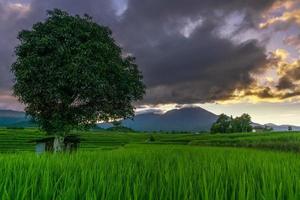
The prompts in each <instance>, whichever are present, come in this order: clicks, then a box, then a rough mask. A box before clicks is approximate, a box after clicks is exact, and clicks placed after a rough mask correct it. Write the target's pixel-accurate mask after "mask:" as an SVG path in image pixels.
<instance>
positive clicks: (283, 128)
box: [265, 123, 300, 131]
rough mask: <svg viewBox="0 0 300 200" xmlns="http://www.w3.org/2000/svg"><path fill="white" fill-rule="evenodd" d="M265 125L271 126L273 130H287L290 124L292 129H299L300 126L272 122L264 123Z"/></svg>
mask: <svg viewBox="0 0 300 200" xmlns="http://www.w3.org/2000/svg"><path fill="white" fill-rule="evenodd" d="M265 125H266V126H269V127H272V128H273V131H287V130H288V127H289V126H291V127H292V130H293V131H300V126H294V125H285V124H284V125H276V124H272V123H268V124H265Z"/></svg>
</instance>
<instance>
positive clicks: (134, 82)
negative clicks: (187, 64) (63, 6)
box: [11, 9, 145, 134]
mask: <svg viewBox="0 0 300 200" xmlns="http://www.w3.org/2000/svg"><path fill="white" fill-rule="evenodd" d="M111 35H112V33H111V30H110V29H109V28H107V27H103V26H100V25H98V24H96V23H94V22H93V21H92V19H91V17H89V16H85V17H83V18H82V17H80V16H78V15H77V16H70V15H69V14H68V13H66V12H64V11H61V10H58V9H55V10H53V11H48V19H47V20H46V21H45V22H39V23H36V24H34V25H33V27H32V30H30V31H28V30H23V31H21V32H20V33H19V36H18V39H19V40H20V45H19V46H17V47H16V51H15V53H16V56H17V60H16V62H15V63H14V64H13V65H12V67H11V68H12V72H13V73H14V75H15V77H16V78H15V84H14V94H15V95H16V96H17V97H18V98H19V100H20V101H21V102H22V103H24V104H25V106H26V109H25V110H26V112H27V114H29V115H31V116H32V117H33V118H34V119H35V120H36V121H37V122H38V123H39V124H40V126H41V128H42V129H43V130H45V131H47V132H48V133H49V134H51V133H57V132H61V133H64V132H68V131H70V130H71V129H74V128H81V127H89V126H92V125H93V124H94V123H95V122H97V121H100V120H109V119H119V118H127V117H130V116H132V115H133V114H134V112H133V109H134V108H133V106H132V102H133V101H136V100H139V99H141V98H142V96H143V94H144V90H145V86H144V84H143V83H142V75H141V73H140V72H139V70H138V67H137V65H136V64H135V61H134V59H133V58H131V57H125V58H123V57H122V52H121V48H120V47H119V46H118V45H117V44H116V43H115V41H114V39H113V38H112V36H111Z"/></svg>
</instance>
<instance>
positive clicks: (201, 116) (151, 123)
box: [0, 107, 300, 131]
mask: <svg viewBox="0 0 300 200" xmlns="http://www.w3.org/2000/svg"><path fill="white" fill-rule="evenodd" d="M217 117H218V116H217V115H215V114H213V113H211V112H209V111H207V110H205V109H203V108H200V107H191V108H181V109H174V110H170V111H168V112H166V113H164V114H159V113H154V112H149V113H143V114H138V115H136V116H135V117H134V118H133V120H131V119H126V120H123V121H122V125H123V126H125V127H128V128H131V129H133V130H136V131H207V130H209V129H210V127H211V125H212V123H213V122H215V121H216V119H217ZM265 125H267V126H270V127H272V128H273V130H274V131H287V130H288V126H290V125H276V124H272V123H268V124H265ZM33 126H36V124H34V123H33V122H32V121H31V120H30V118H28V117H26V115H25V112H20V111H13V110H0V127H33ZM253 126H261V124H257V123H253ZM291 126H292V130H293V131H300V126H294V125H291ZM99 127H101V128H109V127H112V124H110V123H102V124H99Z"/></svg>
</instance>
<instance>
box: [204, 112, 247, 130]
mask: <svg viewBox="0 0 300 200" xmlns="http://www.w3.org/2000/svg"><path fill="white" fill-rule="evenodd" d="M251 123H252V122H251V117H250V115H249V114H246V113H245V114H242V115H241V116H239V117H235V118H233V117H232V116H227V115H225V114H221V115H219V118H218V119H217V121H216V122H215V123H213V124H212V126H211V129H210V132H211V133H237V132H242V133H243V132H252V126H251Z"/></svg>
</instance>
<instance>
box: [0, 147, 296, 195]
mask: <svg viewBox="0 0 300 200" xmlns="http://www.w3.org/2000/svg"><path fill="white" fill-rule="evenodd" d="M0 199H2V200H6V199H13V200H18V199H39V200H42V199H45V200H46V199H47V200H48V199H66V200H67V199H68V200H69V199H80V200H82V199H122V200H123V199H137V200H141V199H178V200H183V199H207V200H211V199H251V200H252V199H270V200H274V199H300V155H298V154H295V153H281V152H271V151H260V150H254V149H241V148H225V147H197V146H195V147H193V146H181V145H153V144H152V145H146V144H144V145H134V144H133V145H126V146H125V147H122V148H119V149H115V150H94V151H79V152H77V153H73V154H48V155H47V154H45V155H41V156H38V155H35V154H34V153H16V154H9V153H8V154H0Z"/></svg>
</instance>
